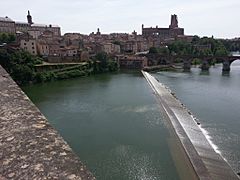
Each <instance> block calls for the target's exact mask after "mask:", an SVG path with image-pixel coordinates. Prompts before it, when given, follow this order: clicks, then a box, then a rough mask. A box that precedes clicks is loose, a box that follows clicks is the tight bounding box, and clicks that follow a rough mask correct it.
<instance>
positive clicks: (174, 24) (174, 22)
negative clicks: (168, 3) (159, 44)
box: [169, 14, 178, 29]
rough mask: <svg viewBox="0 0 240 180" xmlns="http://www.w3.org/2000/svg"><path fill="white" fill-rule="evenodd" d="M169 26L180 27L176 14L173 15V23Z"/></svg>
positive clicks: (172, 27)
mask: <svg viewBox="0 0 240 180" xmlns="http://www.w3.org/2000/svg"><path fill="white" fill-rule="evenodd" d="M169 28H171V29H174V28H178V18H177V15H176V14H174V15H171V24H170V26H169Z"/></svg>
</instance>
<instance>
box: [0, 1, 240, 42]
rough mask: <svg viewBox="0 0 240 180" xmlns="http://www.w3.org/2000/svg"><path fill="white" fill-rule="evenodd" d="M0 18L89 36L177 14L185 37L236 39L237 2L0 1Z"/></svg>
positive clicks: (239, 31) (162, 21)
mask: <svg viewBox="0 0 240 180" xmlns="http://www.w3.org/2000/svg"><path fill="white" fill-rule="evenodd" d="M0 1H2V2H0V4H1V6H0V17H5V16H8V17H10V18H11V19H13V20H14V21H26V15H27V10H30V12H31V15H32V17H33V22H35V23H40V24H56V25H59V26H60V27H61V31H62V34H63V33H67V32H79V33H82V34H90V33H91V32H96V31H97V28H100V31H101V33H112V32H126V33H131V32H133V31H134V30H136V31H137V32H138V33H139V34H141V26H142V24H144V26H145V27H151V26H152V27H155V26H156V25H158V27H168V26H169V24H170V16H171V14H177V15H178V22H179V26H180V27H183V28H185V34H186V35H199V36H201V37H202V36H212V35H213V36H214V37H216V38H234V37H240V0H167V1H166V0H138V1H136V0H41V1H39V0H34V1H33V0H0Z"/></svg>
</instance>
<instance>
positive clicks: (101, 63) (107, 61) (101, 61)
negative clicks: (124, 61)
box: [93, 52, 118, 73]
mask: <svg viewBox="0 0 240 180" xmlns="http://www.w3.org/2000/svg"><path fill="white" fill-rule="evenodd" d="M117 70H118V64H117V62H116V61H114V60H113V59H111V58H110V57H109V56H108V55H107V53H105V52H100V53H98V54H96V56H95V57H94V58H93V72H94V73H102V72H113V71H117Z"/></svg>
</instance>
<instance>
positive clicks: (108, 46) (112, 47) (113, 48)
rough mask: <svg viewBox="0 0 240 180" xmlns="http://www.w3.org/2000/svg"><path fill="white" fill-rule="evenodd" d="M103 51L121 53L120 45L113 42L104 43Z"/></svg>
mask: <svg viewBox="0 0 240 180" xmlns="http://www.w3.org/2000/svg"><path fill="white" fill-rule="evenodd" d="M103 51H104V52H106V53H107V54H120V51H121V48H120V45H117V44H113V43H103Z"/></svg>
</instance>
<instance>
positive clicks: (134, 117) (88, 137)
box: [24, 62, 240, 180]
mask: <svg viewBox="0 0 240 180" xmlns="http://www.w3.org/2000/svg"><path fill="white" fill-rule="evenodd" d="M152 75H154V76H155V77H156V78H158V79H159V80H160V81H161V82H163V83H164V84H166V85H167V86H169V87H170V88H171V89H172V90H173V91H174V92H175V93H176V95H177V96H178V97H179V98H180V100H181V101H182V102H183V103H184V104H186V105H187V107H188V108H189V109H190V110H191V111H192V112H193V114H195V115H196V116H197V118H198V119H199V121H200V122H201V125H202V127H203V128H204V129H206V133H207V134H206V135H207V136H209V138H211V139H212V142H213V144H215V145H214V147H215V148H216V149H217V150H218V151H219V152H220V153H221V154H222V155H223V156H224V158H226V159H227V161H228V162H229V163H230V164H231V165H232V167H233V169H234V170H235V171H239V170H240V168H239V164H240V162H239V161H240V131H239V129H240V96H239V92H240V63H239V62H237V63H234V64H233V66H232V70H231V73H230V74H229V75H224V76H223V75H222V71H221V65H216V66H215V67H213V68H211V69H210V72H209V74H206V73H201V70H200V69H199V68H192V69H191V72H190V73H176V72H159V73H152ZM24 91H25V92H26V93H27V95H28V96H29V97H30V99H31V100H32V101H33V102H34V103H35V104H36V105H37V107H38V108H39V109H40V110H41V112H42V113H43V114H44V115H45V116H46V117H47V119H48V120H49V122H50V123H51V124H52V125H53V126H54V127H55V128H56V129H57V130H58V131H59V133H60V134H61V135H62V136H63V137H64V139H65V140H66V141H67V142H68V143H69V145H70V146H71V147H72V148H73V150H74V151H75V152H76V153H77V154H78V155H79V157H80V159H81V161H82V162H83V163H84V164H86V166H87V167H88V168H89V169H90V170H91V172H93V174H94V175H95V176H96V177H97V179H100V180H177V179H180V178H179V174H178V172H179V170H177V169H178V168H176V167H177V166H179V163H176V160H175V158H173V157H174V156H175V157H176V154H174V156H172V154H173V153H176V152H177V151H178V149H177V148H176V147H175V149H173V146H170V144H171V143H170V142H174V140H172V139H173V138H172V137H171V133H170V132H169V130H168V128H167V127H166V122H165V120H164V118H163V116H162V114H161V112H160V111H159V106H158V104H157V102H156V100H155V96H154V94H153V92H152V90H151V88H150V87H149V86H148V84H147V82H146V80H145V79H144V78H143V76H142V75H141V73H140V72H120V73H116V74H103V75H97V76H92V77H86V78H77V79H72V80H65V81H57V82H51V83H45V84H37V85H32V86H27V87H24ZM170 147H171V148H170ZM180 155H181V154H177V156H180ZM176 164H177V165H176ZM180 166H181V165H180Z"/></svg>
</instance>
